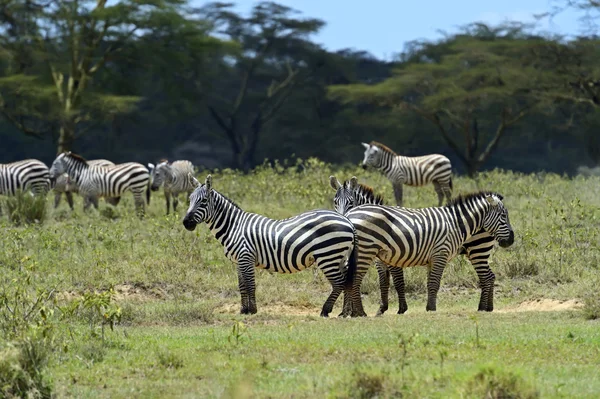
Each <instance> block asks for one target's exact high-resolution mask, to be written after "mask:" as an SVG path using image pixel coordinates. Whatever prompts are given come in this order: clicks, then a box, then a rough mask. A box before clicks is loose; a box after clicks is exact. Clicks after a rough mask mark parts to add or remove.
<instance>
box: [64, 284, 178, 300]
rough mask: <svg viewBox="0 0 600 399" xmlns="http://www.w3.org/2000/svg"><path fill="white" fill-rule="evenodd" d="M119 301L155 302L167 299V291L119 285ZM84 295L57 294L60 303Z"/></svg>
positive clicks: (116, 286)
mask: <svg viewBox="0 0 600 399" xmlns="http://www.w3.org/2000/svg"><path fill="white" fill-rule="evenodd" d="M114 289H115V299H116V300H117V301H137V302H146V301H155V300H160V299H166V298H167V291H166V290H165V289H164V288H163V287H160V286H146V285H142V284H129V283H124V284H117V285H115V286H114ZM81 296H82V293H81V292H77V291H63V292H59V293H58V294H56V297H57V299H58V300H59V301H66V302H70V301H72V300H74V299H78V298H81Z"/></svg>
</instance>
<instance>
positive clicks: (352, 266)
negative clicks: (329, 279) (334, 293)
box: [344, 233, 358, 289]
mask: <svg viewBox="0 0 600 399" xmlns="http://www.w3.org/2000/svg"><path fill="white" fill-rule="evenodd" d="M357 264H358V245H357V239H356V233H354V245H353V246H352V253H351V254H350V258H348V269H347V270H346V279H345V281H344V285H345V286H346V289H351V288H352V286H353V285H354V276H355V275H356V269H357Z"/></svg>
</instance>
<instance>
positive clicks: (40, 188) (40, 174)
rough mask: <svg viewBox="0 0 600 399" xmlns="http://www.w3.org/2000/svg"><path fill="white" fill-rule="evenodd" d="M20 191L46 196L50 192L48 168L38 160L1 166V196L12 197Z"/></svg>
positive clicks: (26, 160) (27, 160)
mask: <svg viewBox="0 0 600 399" xmlns="http://www.w3.org/2000/svg"><path fill="white" fill-rule="evenodd" d="M19 190H20V191H29V192H31V193H33V194H38V195H46V194H47V193H48V191H49V190H50V175H49V171H48V167H47V166H46V165H45V164H44V163H43V162H41V161H38V160H37V159H25V160H23V161H17V162H13V163H7V164H0V195H10V196H12V195H15V194H16V193H17V191H19Z"/></svg>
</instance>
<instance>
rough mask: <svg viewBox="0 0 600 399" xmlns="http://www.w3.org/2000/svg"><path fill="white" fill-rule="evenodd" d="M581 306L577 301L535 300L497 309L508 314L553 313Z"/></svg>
mask: <svg viewBox="0 0 600 399" xmlns="http://www.w3.org/2000/svg"><path fill="white" fill-rule="evenodd" d="M582 306H583V304H582V303H581V302H579V300H577V299H569V300H566V301H559V300H556V299H535V300H533V301H525V302H521V303H520V304H518V305H516V306H510V307H507V308H504V309H499V310H498V313H509V312H554V311H560V310H573V309H579V308H581V307H582Z"/></svg>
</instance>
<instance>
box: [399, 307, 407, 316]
mask: <svg viewBox="0 0 600 399" xmlns="http://www.w3.org/2000/svg"><path fill="white" fill-rule="evenodd" d="M407 310H408V306H400V308H399V309H398V314H404V313H406V311H407Z"/></svg>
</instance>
